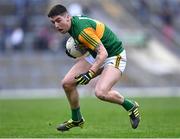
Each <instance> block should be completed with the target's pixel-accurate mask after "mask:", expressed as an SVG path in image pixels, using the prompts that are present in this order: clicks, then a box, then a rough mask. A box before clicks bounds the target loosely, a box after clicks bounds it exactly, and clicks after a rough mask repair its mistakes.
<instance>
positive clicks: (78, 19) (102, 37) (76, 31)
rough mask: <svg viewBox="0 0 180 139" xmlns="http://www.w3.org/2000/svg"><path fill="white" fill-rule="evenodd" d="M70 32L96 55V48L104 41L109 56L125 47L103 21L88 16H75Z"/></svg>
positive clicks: (114, 54) (116, 53)
mask: <svg viewBox="0 0 180 139" xmlns="http://www.w3.org/2000/svg"><path fill="white" fill-rule="evenodd" d="M71 21H72V22H71V28H70V30H69V34H70V35H71V36H72V37H73V38H74V39H76V40H77V41H78V42H79V43H80V44H82V45H83V46H85V47H87V48H88V50H89V52H90V53H91V54H92V55H93V57H95V56H96V52H95V51H94V50H95V48H96V47H97V46H98V45H99V44H100V43H102V44H103V45H104V47H105V48H106V50H107V52H108V57H112V56H116V55H118V54H120V53H121V52H122V51H123V50H124V48H123V47H122V42H121V41H120V40H119V39H118V38H117V36H116V35H115V34H114V33H113V32H112V31H111V30H110V29H109V28H108V27H107V26H106V25H105V24H103V23H101V22H99V21H97V20H94V19H91V18H88V17H86V16H73V17H72V19H71Z"/></svg>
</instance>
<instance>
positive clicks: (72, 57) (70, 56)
mask: <svg viewBox="0 0 180 139" xmlns="http://www.w3.org/2000/svg"><path fill="white" fill-rule="evenodd" d="M66 54H67V55H68V56H69V57H71V58H76V57H74V56H72V55H71V54H70V53H69V52H68V50H67V49H66Z"/></svg>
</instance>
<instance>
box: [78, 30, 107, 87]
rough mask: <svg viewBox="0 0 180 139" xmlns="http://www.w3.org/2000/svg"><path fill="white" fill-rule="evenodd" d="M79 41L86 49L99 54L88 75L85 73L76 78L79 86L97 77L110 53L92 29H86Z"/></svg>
mask: <svg viewBox="0 0 180 139" xmlns="http://www.w3.org/2000/svg"><path fill="white" fill-rule="evenodd" d="M79 40H80V41H81V43H83V44H84V45H85V46H86V47H88V48H90V49H91V50H93V51H95V52H96V53H97V56H96V59H95V62H94V63H93V65H92V67H91V68H90V70H89V71H88V72H87V73H83V74H81V75H79V76H77V77H76V80H77V83H78V84H87V83H89V81H90V80H91V79H92V78H94V77H95V75H96V72H97V71H98V69H99V68H100V67H101V66H102V65H103V63H104V61H105V59H106V58H107V56H108V53H107V51H106V49H105V47H104V45H103V44H102V42H101V40H100V38H99V37H98V36H97V35H96V33H95V30H94V29H92V28H86V29H85V30H83V31H82V32H81V33H80V35H79Z"/></svg>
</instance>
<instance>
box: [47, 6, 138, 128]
mask: <svg viewBox="0 0 180 139" xmlns="http://www.w3.org/2000/svg"><path fill="white" fill-rule="evenodd" d="M48 17H49V18H50V20H51V22H52V23H53V24H54V25H55V27H56V28H57V30H58V31H59V32H60V33H62V34H65V33H69V34H70V35H71V36H72V37H73V38H74V39H76V40H77V41H78V42H79V43H80V44H83V46H84V47H86V48H87V49H88V51H89V53H90V55H88V56H86V57H85V58H83V59H80V60H79V61H78V62H77V63H76V64H75V65H74V66H73V67H72V68H71V69H70V71H69V72H68V73H67V74H66V76H65V77H64V79H63V80H62V86H63V89H64V91H65V93H66V96H67V99H68V101H69V104H70V107H71V112H72V117H71V119H70V120H68V121H66V122H64V123H62V124H60V125H59V126H58V127H57V130H59V131H67V130H69V129H71V128H73V127H82V126H83V125H84V122H85V120H84V118H83V117H82V115H81V112H80V105H79V95H78V92H77V85H86V84H88V83H89V81H90V80H91V79H93V78H95V77H96V76H98V75H99V78H98V81H97V83H96V86H95V95H96V97H97V98H99V99H100V100H103V101H107V102H111V103H115V104H118V105H120V106H122V107H123V108H124V109H125V110H126V111H128V112H129V116H130V122H131V125H132V128H134V129H135V128H137V127H138V124H139V122H140V115H139V111H138V107H139V106H138V104H137V102H135V101H131V100H129V99H126V98H124V97H123V96H122V95H121V94H120V93H119V92H118V91H116V90H113V89H112V87H113V86H114V85H115V84H116V83H117V82H118V81H119V80H120V78H121V75H122V73H123V71H124V69H125V66H126V52H125V49H124V48H123V47H122V42H121V41H120V40H119V39H118V38H117V36H116V35H115V34H114V33H113V32H112V31H111V30H110V29H109V28H108V27H107V26H106V25H105V24H103V23H102V22H99V21H97V20H94V19H91V18H88V17H85V16H70V15H69V13H68V11H67V10H66V8H65V7H64V6H63V5H55V6H54V7H53V8H52V9H51V10H50V11H49V13H48ZM67 54H68V53H67ZM68 55H69V56H70V54H68Z"/></svg>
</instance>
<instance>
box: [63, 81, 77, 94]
mask: <svg viewBox="0 0 180 139" xmlns="http://www.w3.org/2000/svg"><path fill="white" fill-rule="evenodd" d="M61 85H62V87H63V89H64V90H65V91H66V92H68V91H71V90H73V89H74V88H75V85H74V83H72V82H71V81H69V80H64V79H63V80H62V81H61Z"/></svg>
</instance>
